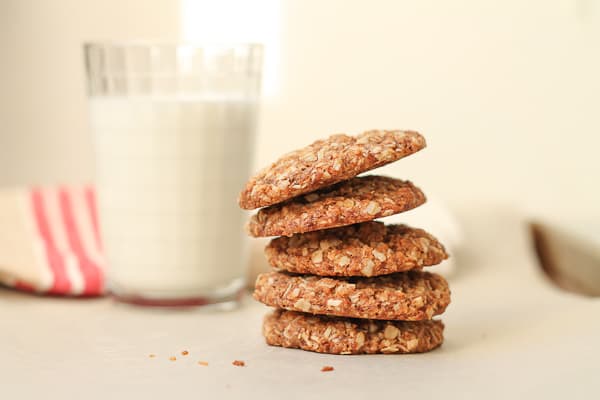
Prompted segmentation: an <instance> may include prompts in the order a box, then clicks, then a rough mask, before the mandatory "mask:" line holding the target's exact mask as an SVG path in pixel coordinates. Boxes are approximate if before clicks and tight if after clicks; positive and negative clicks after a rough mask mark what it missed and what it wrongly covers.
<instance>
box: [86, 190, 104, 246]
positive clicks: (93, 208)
mask: <svg viewBox="0 0 600 400" xmlns="http://www.w3.org/2000/svg"><path fill="white" fill-rule="evenodd" d="M85 200H86V203H87V207H88V212H89V213H90V216H91V219H92V227H93V228H94V238H95V239H96V245H97V247H98V249H99V250H102V240H101V239H100V227H99V226H98V207H97V205H96V195H95V193H94V190H93V189H92V188H91V187H89V186H88V187H86V188H85Z"/></svg>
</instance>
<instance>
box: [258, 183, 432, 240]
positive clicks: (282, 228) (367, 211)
mask: <svg viewBox="0 0 600 400" xmlns="http://www.w3.org/2000/svg"><path fill="white" fill-rule="evenodd" d="M425 200H426V199H425V195H424V194H423V192H422V191H421V190H420V189H419V188H418V187H416V186H415V185H413V184H412V183H411V182H409V181H403V180H400V179H394V178H389V177H386V176H378V175H368V176H361V177H357V178H352V179H350V180H347V181H344V182H340V183H338V184H335V185H333V186H330V187H327V188H325V189H321V190H318V191H316V192H312V193H309V194H306V195H303V196H300V197H296V198H293V199H291V200H288V201H286V202H283V203H280V204H276V205H274V206H270V207H266V208H263V209H261V210H259V211H258V213H256V214H255V215H253V216H252V218H251V219H250V221H249V223H248V225H247V231H248V233H249V234H250V235H252V236H255V237H260V236H292V235H293V234H295V233H304V232H311V231H316V230H321V229H329V228H335V227H339V226H345V225H351V224H356V223H359V222H366V221H372V220H374V219H376V218H381V217H387V216H389V215H393V214H398V213H401V212H404V211H408V210H410V209H413V208H415V207H418V206H420V205H421V204H423V203H425Z"/></svg>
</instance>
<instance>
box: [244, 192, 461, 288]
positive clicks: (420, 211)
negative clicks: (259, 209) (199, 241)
mask: <svg viewBox="0 0 600 400" xmlns="http://www.w3.org/2000/svg"><path fill="white" fill-rule="evenodd" d="M382 221H383V222H385V223H386V224H407V225H410V226H412V227H415V228H422V229H424V230H426V231H427V232H429V233H431V234H432V235H433V236H435V237H436V238H437V239H438V240H439V241H440V242H441V243H442V244H443V245H444V247H445V248H446V252H447V253H448V254H449V255H450V257H449V258H448V259H447V260H445V261H443V262H442V263H441V264H439V265H436V266H434V267H430V268H428V270H432V271H434V272H437V273H440V274H442V275H444V277H446V278H449V277H451V276H452V275H453V274H454V272H455V271H456V268H457V267H456V260H455V259H454V257H453V254H454V252H455V251H456V250H457V249H458V248H459V247H460V246H461V245H462V242H463V233H462V229H461V228H460V225H459V224H458V222H457V220H456V218H455V216H454V215H453V214H452V213H451V212H450V210H449V209H448V208H447V207H446V206H445V205H444V204H443V203H442V202H441V201H439V200H437V199H436V198H435V197H433V196H427V202H426V203H425V204H424V205H422V206H420V207H418V208H416V209H414V210H411V211H407V212H404V213H401V214H396V215H392V216H390V217H386V218H383V219H382ZM248 240H251V244H250V249H251V250H250V258H249V260H250V261H249V262H250V265H249V267H248V271H249V272H248V273H249V275H248V285H249V286H250V287H254V281H255V280H256V276H257V275H258V274H260V273H262V272H266V271H268V270H269V269H270V267H269V264H268V263H267V259H266V258H265V254H264V248H265V246H266V245H267V243H269V240H271V238H256V239H252V238H250V239H248Z"/></svg>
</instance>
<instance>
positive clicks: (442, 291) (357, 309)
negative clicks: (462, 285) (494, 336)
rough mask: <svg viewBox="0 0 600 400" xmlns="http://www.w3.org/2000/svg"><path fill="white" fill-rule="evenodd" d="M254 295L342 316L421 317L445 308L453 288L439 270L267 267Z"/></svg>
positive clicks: (427, 317) (286, 305)
mask: <svg viewBox="0 0 600 400" xmlns="http://www.w3.org/2000/svg"><path fill="white" fill-rule="evenodd" d="M254 298H255V299H256V300H258V301H260V302H261V303H264V304H266V305H268V306H271V307H277V308H283V309H286V310H291V311H300V312H306V313H311V314H321V315H333V316H339V317H350V318H365V319H383V320H401V321H421V320H430V319H432V318H433V316H434V315H438V314H441V313H443V312H444V310H445V309H446V307H447V306H448V304H450V289H449V288H448V283H447V282H446V280H445V279H444V278H443V277H442V276H441V275H438V274H434V273H431V272H425V271H407V272H401V273H397V274H391V275H383V276H377V277H373V278H338V277H336V278H328V277H319V276H314V275H294V274H290V273H287V272H267V273H264V274H261V275H259V276H258V278H257V279H256V284H255V289H254Z"/></svg>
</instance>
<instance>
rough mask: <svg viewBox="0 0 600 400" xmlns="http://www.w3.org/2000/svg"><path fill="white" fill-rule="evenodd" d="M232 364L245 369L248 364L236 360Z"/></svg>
mask: <svg viewBox="0 0 600 400" xmlns="http://www.w3.org/2000/svg"><path fill="white" fill-rule="evenodd" d="M231 364H233V365H235V366H236V367H245V366H246V363H245V362H244V361H242V360H234V361H233V362H232V363H231Z"/></svg>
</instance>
